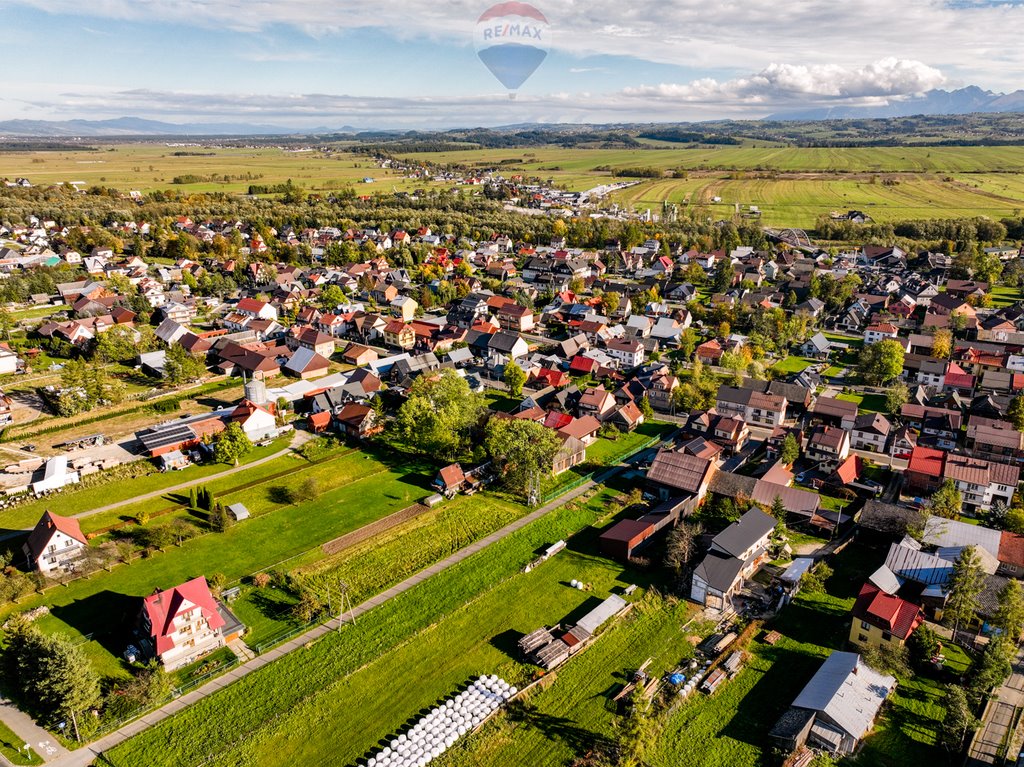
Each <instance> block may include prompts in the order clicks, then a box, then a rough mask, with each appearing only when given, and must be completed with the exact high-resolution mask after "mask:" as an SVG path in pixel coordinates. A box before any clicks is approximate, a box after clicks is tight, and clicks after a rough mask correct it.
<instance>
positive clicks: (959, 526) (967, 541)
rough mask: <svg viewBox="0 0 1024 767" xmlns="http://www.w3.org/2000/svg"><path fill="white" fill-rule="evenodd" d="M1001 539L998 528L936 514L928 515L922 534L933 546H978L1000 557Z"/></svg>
mask: <svg viewBox="0 0 1024 767" xmlns="http://www.w3.org/2000/svg"><path fill="white" fill-rule="evenodd" d="M999 539H1000V534H999V531H998V530H992V529H990V528H988V527H982V526H981V525H970V524H967V523H966V522H958V521H956V520H955V519H945V518H943V517H936V516H934V515H932V516H929V517H928V521H927V522H925V524H924V535H922V536H921V540H923V541H924V542H925V543H926V544H929V545H931V546H938V547H940V548H951V547H961V548H962V547H964V546H978V547H980V548H983V549H985V551H987V552H988V553H989V554H991V555H992V556H993V557H996V558H998V557H999Z"/></svg>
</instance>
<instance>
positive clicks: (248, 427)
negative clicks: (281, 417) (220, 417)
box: [230, 400, 278, 442]
mask: <svg viewBox="0 0 1024 767" xmlns="http://www.w3.org/2000/svg"><path fill="white" fill-rule="evenodd" d="M230 421H232V422H234V423H237V424H238V425H239V426H241V427H242V431H243V432H245V436H247V437H248V438H249V440H250V441H251V442H259V441H260V440H262V439H267V438H268V437H273V436H275V435H276V434H277V432H278V428H277V419H276V418H274V414H273V413H271V412H270V411H269V410H267V409H266V408H264V407H261V406H260V405H256V404H254V403H252V402H249V401H248V400H246V401H244V402H243V403H242V404H241V405H239V406H238V407H237V408H235V410H234V412H233V413H232V414H231V416H230Z"/></svg>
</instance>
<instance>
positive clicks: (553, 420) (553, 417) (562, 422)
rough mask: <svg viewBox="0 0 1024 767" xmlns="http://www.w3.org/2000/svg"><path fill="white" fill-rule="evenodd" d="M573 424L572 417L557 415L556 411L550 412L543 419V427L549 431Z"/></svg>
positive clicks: (564, 414)
mask: <svg viewBox="0 0 1024 767" xmlns="http://www.w3.org/2000/svg"><path fill="white" fill-rule="evenodd" d="M572 422H573V417H572V416H571V415H569V414H568V413H559V412H558V411H556V410H552V411H551V412H550V413H548V414H547V416H545V418H544V425H545V426H546V427H548V428H549V429H555V430H556V431H557V430H558V429H561V428H562V427H563V426H568V425H569V424H571V423H572Z"/></svg>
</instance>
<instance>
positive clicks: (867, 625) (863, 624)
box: [860, 621, 871, 631]
mask: <svg viewBox="0 0 1024 767" xmlns="http://www.w3.org/2000/svg"><path fill="white" fill-rule="evenodd" d="M860 627H861V628H862V629H864V630H865V631H871V624H870V623H868V622H867V621H861V622H860Z"/></svg>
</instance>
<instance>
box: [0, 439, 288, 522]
mask: <svg viewBox="0 0 1024 767" xmlns="http://www.w3.org/2000/svg"><path fill="white" fill-rule="evenodd" d="M290 441H291V435H287V436H284V437H281V438H280V439H277V440H275V441H274V442H273V443H271V444H270V445H267V446H265V447H257V448H254V449H253V450H252V451H251V452H250V453H249V454H248V455H246V456H245V457H244V458H243V459H242V464H243V465H244V464H247V463H252V462H253V461H256V460H259V459H260V458H265V457H266V456H268V455H273V454H274V453H276V452H277V451H279V450H282V449H283V448H285V447H287V446H288V443H289V442H290ZM230 468H231V466H227V465H225V464H223V463H214V462H210V463H205V464H202V465H200V466H189V467H188V468H187V469H183V470H182V471H169V472H164V473H161V472H155V473H153V474H149V475H147V476H145V477H139V478H137V479H133V480H130V481H126V482H114V481H111V482H103V483H100V484H97V485H93V486H87V487H81V488H79V487H74V486H73V487H71V488H69V489H67V490H64V491H62V492H60V493H58V494H56V495H48V496H46V497H45V498H39V499H37V500H34V501H29V502H27V503H22V504H19V505H18V506H15V507H13V508H9V509H4V510H3V511H0V526H2V527H5V528H7V529H10V530H20V529H25V528H30V527H32V526H33V525H35V523H36V522H38V521H39V518H40V517H41V516H42V515H43V512H44V511H46V510H47V509H52V510H53V511H55V512H58V513H60V514H62V515H64V516H73V515H75V514H80V513H82V512H83V511H90V510H92V509H95V508H97V507H100V506H106V505H108V504H111V503H118V502H120V501H126V500H129V499H131V498H134V497H135V496H138V495H145V494H146V493H152V492H156V491H157V490H162V489H164V488H167V487H173V486H174V485H179V484H182V483H184V482H198V481H200V480H202V479H204V478H205V477H209V476H211V475H213V474H219V473H220V472H222V471H226V470H228V469H230ZM268 470H269V466H268V465H264V466H261V467H259V468H258V469H254V470H253V471H254V472H255V471H258V472H260V473H263V472H266V471H268ZM244 474H245V472H241V473H240V474H236V475H234V476H233V477H232V478H231V479H233V480H235V481H239V477H240V476H243V475H244ZM145 503H146V505H147V506H152V507H153V508H154V509H156V510H159V509H162V508H165V507H166V506H167V505H168V502H167V501H166V500H165V499H154V500H153V501H148V502H145ZM123 513H124V512H123V510H118V512H117V514H118V516H119V515H121V514H123ZM115 519H116V518H115ZM87 520H89V521H87ZM92 524H93V522H92V520H91V518H86V519H84V520H83V528H85V529H87V530H88V529H96V528H98V527H102V526H104V525H103V524H95V527H90V526H91V525H92Z"/></svg>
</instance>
